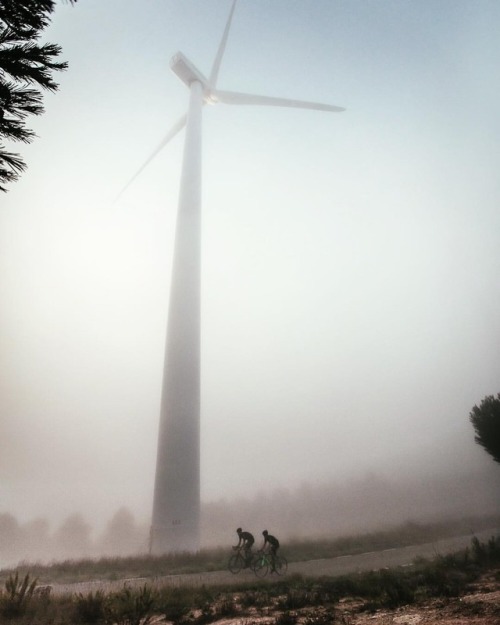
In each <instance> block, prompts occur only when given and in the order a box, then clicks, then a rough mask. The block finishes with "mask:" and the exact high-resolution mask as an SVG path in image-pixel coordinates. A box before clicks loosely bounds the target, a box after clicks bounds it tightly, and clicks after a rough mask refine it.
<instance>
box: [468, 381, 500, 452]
mask: <svg viewBox="0 0 500 625" xmlns="http://www.w3.org/2000/svg"><path fill="white" fill-rule="evenodd" d="M469 418H470V421H471V423H472V425H473V426H474V430H475V432H476V435H475V437H474V440H475V441H476V443H478V444H479V445H481V447H484V449H486V451H487V452H488V453H489V454H490V455H491V456H493V460H494V461H495V462H499V463H500V393H498V395H497V396H496V397H494V396H493V395H488V396H487V397H485V398H484V399H483V400H482V402H481V403H480V405H479V407H478V406H474V408H473V409H472V411H471V413H470V416H469Z"/></svg>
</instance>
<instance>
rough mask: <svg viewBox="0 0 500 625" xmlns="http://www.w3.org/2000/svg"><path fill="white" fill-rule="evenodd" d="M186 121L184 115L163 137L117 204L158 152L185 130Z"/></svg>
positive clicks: (124, 189)
mask: <svg viewBox="0 0 500 625" xmlns="http://www.w3.org/2000/svg"><path fill="white" fill-rule="evenodd" d="M186 119H187V115H183V116H182V117H181V118H180V119H178V120H177V122H176V123H175V124H174V125H173V126H172V128H170V130H169V131H168V132H167V134H166V135H165V136H164V137H163V139H162V140H161V141H160V143H159V144H158V145H157V146H156V148H155V149H154V150H153V152H152V153H151V154H150V155H149V157H148V158H147V159H146V161H144V163H143V164H142V165H141V167H140V168H139V169H138V170H137V171H136V172H135V174H134V175H133V176H132V178H131V179H130V180H129V181H128V182H127V184H126V185H125V186H124V187H123V189H122V190H121V191H120V193H118V195H117V196H116V198H115V202H117V201H118V200H119V199H120V197H121V196H122V195H123V193H125V191H126V190H127V189H128V188H129V187H130V185H131V184H132V183H133V182H134V180H135V179H136V178H137V177H138V176H139V174H141V173H142V172H143V171H144V169H146V167H147V166H148V165H149V163H150V162H151V161H152V160H153V159H154V157H155V156H156V155H157V154H158V152H160V151H161V150H162V149H163V148H164V147H165V146H166V145H167V143H168V142H169V141H171V140H172V139H173V138H174V137H175V135H176V134H177V133H178V132H180V131H181V130H182V129H183V128H184V126H185V125H186Z"/></svg>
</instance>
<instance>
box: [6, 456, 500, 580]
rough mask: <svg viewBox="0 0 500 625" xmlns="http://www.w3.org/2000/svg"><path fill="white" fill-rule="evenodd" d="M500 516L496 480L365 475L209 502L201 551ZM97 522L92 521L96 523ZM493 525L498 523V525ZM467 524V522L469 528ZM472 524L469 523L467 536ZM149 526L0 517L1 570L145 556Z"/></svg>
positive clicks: (118, 519)
mask: <svg viewBox="0 0 500 625" xmlns="http://www.w3.org/2000/svg"><path fill="white" fill-rule="evenodd" d="M478 514H481V515H484V516H497V517H499V520H500V501H499V499H498V485H497V473H496V471H495V467H493V465H492V466H491V470H490V471H489V472H486V473H480V474H476V475H475V474H472V473H471V472H470V471H466V470H465V471H464V473H463V474H461V475H441V476H439V475H435V476H434V477H433V479H432V480H429V479H427V480H423V479H422V476H421V475H419V474H415V475H414V476H413V477H408V478H406V479H402V478H401V477H400V476H399V475H395V476H393V477H392V478H390V477H382V476H377V475H373V474H372V475H366V476H364V477H360V478H359V479H356V480H354V479H351V480H348V481H345V480H339V481H336V482H328V483H322V484H312V483H309V484H308V483H304V484H302V485H301V486H298V487H296V488H294V489H293V490H292V489H286V488H280V489H275V490H270V491H266V492H261V493H258V494H256V495H254V496H252V497H246V498H237V499H231V500H226V499H221V500H219V501H212V502H204V503H203V504H202V509H201V521H202V523H201V525H202V528H201V529H202V544H203V545H204V546H206V547H219V546H223V545H226V546H227V547H228V549H229V546H230V545H232V544H235V541H236V528H237V527H244V528H245V529H246V530H249V531H251V532H252V533H254V535H255V538H256V541H257V545H260V544H261V541H262V540H263V539H262V535H261V532H262V531H263V530H264V529H267V530H269V531H270V532H272V533H274V534H275V535H277V536H278V537H279V539H280V540H282V541H283V544H284V545H285V544H286V541H287V540H291V539H294V538H297V539H304V538H318V537H328V538H332V537H341V536H352V535H353V534H359V533H366V532H371V531H379V530H384V529H387V528H390V527H394V526H399V525H401V524H404V523H407V522H416V523H420V522H423V523H427V522H440V521H448V520H461V521H463V519H465V518H470V517H476V516H477V515H478ZM91 521H92V523H95V519H91ZM497 522H498V520H497V521H495V523H497ZM467 523H469V522H468V521H467ZM471 527H472V525H470V524H467V526H466V528H465V529H466V530H467V531H469V530H470V528H471ZM148 544H149V525H148V523H145V522H138V521H136V519H135V518H134V516H133V514H132V513H131V512H130V511H129V510H128V509H126V508H120V509H119V510H118V511H117V512H116V513H115V514H114V515H113V516H112V517H111V519H110V520H109V522H108V523H107V524H106V525H105V527H104V529H103V530H102V531H100V532H96V530H95V527H92V526H91V524H90V522H89V521H88V520H87V519H85V518H84V517H83V516H82V515H81V514H76V513H75V514H72V515H70V516H68V517H67V518H66V519H64V520H63V521H62V523H60V525H58V526H57V527H56V528H55V529H54V530H51V527H50V524H49V522H48V521H47V520H45V519H41V518H39V519H34V520H32V521H29V522H26V523H20V522H19V521H18V520H17V519H16V518H15V517H14V516H13V515H11V514H8V513H5V512H4V513H0V568H3V567H5V566H6V565H11V564H17V563H18V562H20V561H30V562H33V561H42V562H43V561H45V562H46V561H51V560H67V559H79V558H98V557H101V556H128V555H138V554H145V553H147V551H148Z"/></svg>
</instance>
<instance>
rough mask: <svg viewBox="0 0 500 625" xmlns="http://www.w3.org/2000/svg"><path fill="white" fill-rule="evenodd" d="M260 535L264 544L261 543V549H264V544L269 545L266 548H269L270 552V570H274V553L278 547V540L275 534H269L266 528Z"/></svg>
mask: <svg viewBox="0 0 500 625" xmlns="http://www.w3.org/2000/svg"><path fill="white" fill-rule="evenodd" d="M262 536H264V544H263V545H262V550H265V548H266V545H269V548H268V550H269V553H270V554H271V564H272V568H271V572H272V571H275V570H276V568H275V566H274V563H275V558H276V553H277V551H278V549H279V548H280V541H279V540H278V539H277V538H276V536H272V534H270V533H269V532H268V531H267V530H264V531H263V532H262Z"/></svg>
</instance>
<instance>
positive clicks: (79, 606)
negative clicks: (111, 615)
mask: <svg viewBox="0 0 500 625" xmlns="http://www.w3.org/2000/svg"><path fill="white" fill-rule="evenodd" d="M105 608H106V599H105V596H104V593H103V592H102V591H101V590H98V591H96V593H95V594H94V593H93V592H89V593H88V594H87V595H83V594H82V593H79V594H78V595H77V596H76V597H75V600H74V615H75V620H76V621H78V622H79V623H89V624H96V623H102V622H103V621H104V618H105V616H106V609H105Z"/></svg>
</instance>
